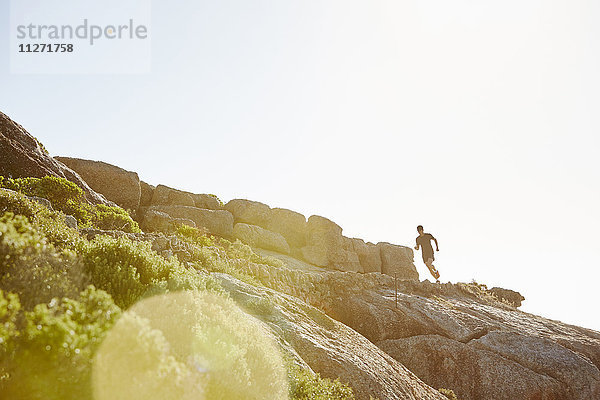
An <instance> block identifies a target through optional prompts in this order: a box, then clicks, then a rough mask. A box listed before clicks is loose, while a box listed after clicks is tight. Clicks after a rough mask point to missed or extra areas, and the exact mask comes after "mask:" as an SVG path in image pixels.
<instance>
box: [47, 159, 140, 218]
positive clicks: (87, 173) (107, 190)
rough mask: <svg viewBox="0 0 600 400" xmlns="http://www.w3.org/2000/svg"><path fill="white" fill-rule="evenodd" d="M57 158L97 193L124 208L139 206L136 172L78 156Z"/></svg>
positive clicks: (138, 182)
mask: <svg viewBox="0 0 600 400" xmlns="http://www.w3.org/2000/svg"><path fill="white" fill-rule="evenodd" d="M56 159H57V160H59V161H60V162H62V163H64V164H65V165H67V166H68V167H69V168H71V169H73V170H74V171H76V172H77V173H78V174H79V175H81V177H82V178H83V179H84V180H85V181H86V182H87V183H88V185H90V187H91V188H92V189H94V190H95V191H96V192H98V193H102V194H103V195H104V196H105V197H106V198H107V199H109V200H111V201H114V202H115V203H117V204H118V205H119V206H121V207H123V208H124V209H126V210H133V211H135V210H137V209H138V207H139V206H140V196H141V189H140V178H139V177H138V174H137V173H135V172H131V171H126V170H124V169H123V168H119V167H117V166H114V165H111V164H108V163H105V162H102V161H90V160H83V159H80V158H71V157H56Z"/></svg>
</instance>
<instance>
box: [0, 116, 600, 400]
mask: <svg viewBox="0 0 600 400" xmlns="http://www.w3.org/2000/svg"><path fill="white" fill-rule="evenodd" d="M0 151H1V155H2V157H1V158H0V175H5V176H43V175H45V174H50V175H54V176H61V177H65V178H67V179H69V180H72V181H73V182H75V183H77V184H78V185H79V186H81V187H82V188H84V190H85V193H86V196H87V197H88V198H89V200H90V201H95V202H106V203H109V202H115V203H116V204H119V205H120V206H122V207H124V208H127V209H129V210H131V211H132V213H133V214H134V215H135V216H136V219H137V220H138V222H139V223H140V226H141V227H142V229H143V230H144V232H145V233H135V234H133V233H130V234H127V233H123V232H118V231H113V232H105V231H97V230H90V229H87V230H81V232H82V233H84V234H86V235H87V236H88V237H93V236H95V235H105V234H108V235H112V236H128V237H130V238H131V239H132V240H137V241H139V240H143V241H150V242H151V243H152V248H153V250H155V251H156V252H158V253H159V254H161V255H162V256H163V257H166V258H170V257H177V258H178V259H179V260H181V261H182V262H188V263H189V262H192V261H194V252H195V249H194V248H193V246H192V245H190V244H189V243H185V242H182V241H181V240H180V238H178V237H177V236H175V235H173V231H174V230H175V229H176V227H177V226H179V225H182V224H183V225H188V226H192V227H196V228H198V229H200V230H201V231H204V232H206V233H209V234H212V235H215V236H218V237H223V238H228V239H231V240H240V241H242V242H244V243H246V244H248V245H250V246H252V247H253V248H254V250H255V251H256V252H257V253H258V254H261V255H264V256H269V257H275V258H277V259H279V260H280V261H281V262H280V263H278V264H275V263H272V264H264V263H260V262H256V263H238V264H239V265H237V267H238V268H239V269H240V270H241V271H242V272H243V273H245V274H247V275H249V276H252V277H253V278H254V279H256V281H258V282H259V283H260V284H261V285H259V286H254V285H249V284H247V283H244V282H241V281H239V280H237V279H235V278H233V277H231V276H230V275H227V274H217V273H215V274H214V276H215V277H217V278H218V280H219V281H220V282H221V285H222V286H223V287H224V288H225V290H226V291H228V292H229V293H230V295H231V297H232V298H234V299H235V300H236V301H237V302H238V303H239V304H240V305H241V306H242V307H243V308H244V309H245V310H247V312H248V313H250V314H252V315H254V316H255V317H257V318H258V319H259V320H260V321H262V323H263V324H264V325H265V326H266V327H268V329H269V330H270V331H271V332H272V333H273V334H274V335H275V336H276V337H278V338H279V340H280V342H281V345H282V347H283V348H285V349H287V351H288V352H289V353H290V354H293V355H294V357H295V358H296V361H297V362H298V363H301V364H305V365H307V366H309V367H310V368H311V369H312V370H314V371H316V372H319V373H321V374H322V375H323V376H326V377H331V378H337V377H339V378H341V380H342V381H345V382H349V383H350V385H351V386H352V387H353V388H354V389H355V393H356V395H357V397H358V398H360V399H369V397H370V396H375V397H378V398H379V399H380V400H384V399H442V398H444V397H442V396H441V395H440V394H439V392H438V391H437V390H436V389H438V388H448V389H452V390H453V391H454V392H455V393H456V394H457V396H458V398H459V399H463V400H464V399H473V400H475V399H600V371H599V368H600V333H598V332H595V331H592V330H588V329H584V328H580V327H576V326H570V325H567V324H563V323H561V322H559V321H552V320H548V319H545V318H542V317H539V316H535V315H532V314H528V313H524V312H522V311H520V310H518V308H517V307H518V306H519V305H520V303H521V301H522V300H523V297H522V296H521V295H520V294H518V293H516V292H512V291H510V290H506V289H501V288H494V289H490V290H488V289H487V288H486V287H485V286H482V285H477V284H475V283H471V284H462V283H458V284H443V285H436V284H431V283H429V282H428V281H424V282H419V280H418V278H419V276H418V273H417V271H416V268H415V266H414V263H413V257H414V256H413V252H412V250H411V249H410V248H409V247H406V246H401V245H394V244H390V243H377V244H373V243H366V242H364V241H363V240H361V239H357V238H348V237H345V236H344V235H343V234H342V228H341V227H340V226H339V225H337V224H336V223H334V222H333V221H330V220H328V219H327V218H324V217H321V216H310V217H309V218H306V217H305V216H303V215H302V214H299V213H297V212H294V211H291V210H286V209H281V208H271V207H269V206H268V205H266V204H262V203H258V202H254V201H250V200H243V199H235V200H231V201H230V202H228V203H227V204H222V203H221V202H220V201H219V200H218V199H217V198H216V197H215V196H213V195H211V194H195V193H189V192H185V191H180V190H176V189H172V188H169V187H167V186H164V185H159V186H157V187H154V186H151V185H149V184H147V183H145V182H143V181H140V180H139V177H138V175H137V174H136V173H135V172H131V171H125V170H123V169H121V168H119V167H116V166H112V165H110V164H106V163H102V162H97V161H88V160H81V159H74V158H65V157H57V158H56V159H53V158H52V157H50V156H49V155H48V154H47V153H46V152H45V151H44V150H43V148H42V147H41V145H40V144H39V143H38V142H37V141H36V140H35V139H34V138H33V137H32V136H31V135H29V134H28V133H27V132H26V131H25V130H24V129H23V128H22V127H20V126H19V125H17V124H16V123H14V122H13V121H11V120H10V119H9V118H8V117H6V116H5V115H4V114H0ZM228 262H230V263H233V264H235V263H236V261H235V260H228ZM394 276H395V277H397V278H398V279H397V280H395V279H394Z"/></svg>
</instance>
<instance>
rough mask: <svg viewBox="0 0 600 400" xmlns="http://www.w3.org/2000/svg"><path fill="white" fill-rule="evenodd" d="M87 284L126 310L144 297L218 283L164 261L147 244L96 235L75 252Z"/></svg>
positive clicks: (202, 287)
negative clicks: (108, 295)
mask: <svg viewBox="0 0 600 400" xmlns="http://www.w3.org/2000/svg"><path fill="white" fill-rule="evenodd" d="M78 253H79V254H80V255H81V257H82V260H83V264H84V266H85V270H86V272H87V273H88V274H89V275H90V277H91V282H92V283H93V284H94V285H96V286H97V287H98V288H101V289H103V290H106V291H107V292H108V293H110V294H111V296H113V298H114V300H115V303H116V304H117V305H119V307H122V308H127V307H129V306H130V305H131V304H133V303H134V302H136V301H137V300H139V299H140V298H142V297H143V296H144V295H147V294H149V293H152V294H155V293H157V292H160V291H175V290H184V289H193V290H207V289H212V290H218V284H217V283H216V282H215V281H214V280H212V279H209V278H207V277H206V276H202V275H200V274H199V273H198V272H197V271H194V270H188V269H186V268H184V267H182V266H181V264H180V263H179V261H177V259H175V258H172V259H170V260H166V259H164V258H163V257H161V256H159V255H158V254H156V252H154V251H152V249H151V244H150V243H149V242H135V241H132V240H130V239H128V238H118V239H115V238H111V237H108V236H102V235H101V236H97V237H96V238H94V240H92V241H90V242H86V243H84V244H83V245H82V246H81V248H80V249H79V251H78Z"/></svg>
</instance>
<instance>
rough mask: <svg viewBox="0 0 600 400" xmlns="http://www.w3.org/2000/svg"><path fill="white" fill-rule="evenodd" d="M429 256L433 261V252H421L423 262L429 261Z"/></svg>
mask: <svg viewBox="0 0 600 400" xmlns="http://www.w3.org/2000/svg"><path fill="white" fill-rule="evenodd" d="M430 258H431V259H432V260H434V261H435V257H434V256H433V253H425V252H423V262H424V263H427V261H429V259H430Z"/></svg>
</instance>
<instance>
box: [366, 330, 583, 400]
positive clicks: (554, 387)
mask: <svg viewBox="0 0 600 400" xmlns="http://www.w3.org/2000/svg"><path fill="white" fill-rule="evenodd" d="M377 345H378V346H379V348H381V349H382V350H384V351H385V352H386V353H387V354H389V355H391V356H392V357H393V358H394V359H396V360H398V361H399V362H401V363H402V364H403V365H405V366H406V367H407V368H408V369H410V370H411V371H412V372H414V373H415V374H416V375H417V376H418V377H419V378H421V379H422V380H423V381H424V382H425V383H427V384H428V385H430V386H432V387H436V388H441V387H443V388H448V389H452V390H453V391H454V393H455V394H456V396H457V397H458V398H459V399H461V400H476V399H494V400H529V399H556V400H558V399H566V397H564V396H565V392H564V390H563V388H562V387H561V384H560V383H559V382H558V381H557V380H555V379H553V378H552V377H549V376H547V375H544V374H539V373H537V372H535V371H532V370H530V369H528V368H526V367H523V366H522V365H520V364H519V363H516V362H514V361H511V360H509V359H506V358H503V357H501V356H500V355H498V354H495V353H493V352H491V351H485V350H480V349H477V348H474V347H473V346H470V345H468V344H463V343H460V342H457V341H454V340H452V339H448V338H445V337H443V336H439V335H426V336H413V337H410V338H406V339H396V340H386V341H383V342H379V343H377ZM588 398H592V397H588Z"/></svg>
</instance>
